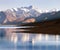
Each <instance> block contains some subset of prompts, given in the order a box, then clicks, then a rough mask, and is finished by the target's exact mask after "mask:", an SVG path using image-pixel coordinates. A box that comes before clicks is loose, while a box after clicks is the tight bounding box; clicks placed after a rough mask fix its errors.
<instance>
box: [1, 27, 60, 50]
mask: <svg viewBox="0 0 60 50" xmlns="http://www.w3.org/2000/svg"><path fill="white" fill-rule="evenodd" d="M12 30H16V29H15V28H7V27H6V28H3V27H2V28H1V29H0V34H1V33H2V35H3V34H6V35H4V36H2V37H0V50H60V35H56V36H55V35H47V34H46V35H45V34H29V33H12Z"/></svg>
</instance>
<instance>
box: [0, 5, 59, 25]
mask: <svg viewBox="0 0 60 50" xmlns="http://www.w3.org/2000/svg"><path fill="white" fill-rule="evenodd" d="M59 13H60V11H52V12H43V13H41V12H39V11H38V10H37V9H36V8H35V7H33V6H29V7H21V8H12V9H7V10H6V11H0V24H18V23H19V24H21V23H31V22H40V21H44V20H51V19H55V18H60V16H59ZM56 15H58V16H59V17H57V16H56Z"/></svg>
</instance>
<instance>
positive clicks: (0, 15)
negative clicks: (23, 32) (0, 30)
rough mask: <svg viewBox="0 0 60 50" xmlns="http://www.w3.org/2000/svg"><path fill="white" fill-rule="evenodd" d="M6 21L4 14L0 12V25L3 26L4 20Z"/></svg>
mask: <svg viewBox="0 0 60 50" xmlns="http://www.w3.org/2000/svg"><path fill="white" fill-rule="evenodd" d="M5 19H6V15H5V13H4V12H2V11H1V12H0V24H3V22H4V20H5Z"/></svg>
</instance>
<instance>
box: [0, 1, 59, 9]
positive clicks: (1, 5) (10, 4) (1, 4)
mask: <svg viewBox="0 0 60 50" xmlns="http://www.w3.org/2000/svg"><path fill="white" fill-rule="evenodd" d="M30 5H33V6H34V7H36V8H38V9H40V10H46V9H47V10H52V9H59V10H60V0H0V10H6V9H10V8H19V7H27V6H30Z"/></svg>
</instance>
